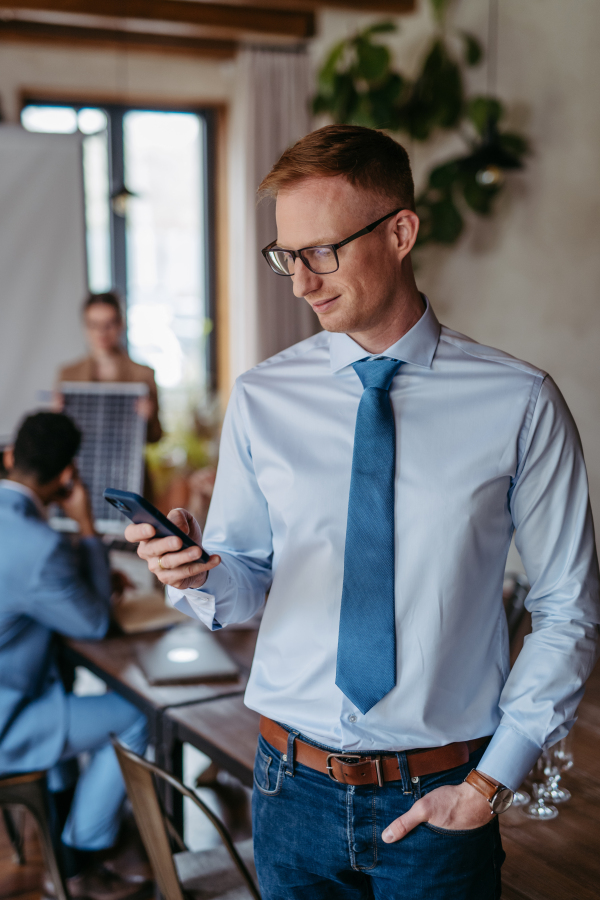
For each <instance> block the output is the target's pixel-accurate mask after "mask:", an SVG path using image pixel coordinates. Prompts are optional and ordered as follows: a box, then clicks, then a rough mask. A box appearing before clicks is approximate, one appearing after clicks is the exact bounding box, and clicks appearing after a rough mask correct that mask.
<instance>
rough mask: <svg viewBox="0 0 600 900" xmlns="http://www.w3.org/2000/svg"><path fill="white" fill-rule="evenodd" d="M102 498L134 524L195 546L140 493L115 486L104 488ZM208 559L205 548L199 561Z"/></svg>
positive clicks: (188, 545) (193, 542)
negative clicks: (146, 526) (150, 526)
mask: <svg viewBox="0 0 600 900" xmlns="http://www.w3.org/2000/svg"><path fill="white" fill-rule="evenodd" d="M103 496H104V499H105V500H107V501H108V502H109V503H110V504H111V506H114V507H115V509H118V510H119V512H120V513H122V514H123V515H124V516H127V518H128V519H130V521H132V522H133V523H134V524H135V525H152V526H153V528H155V529H156V536H157V537H171V536H172V535H174V536H175V537H178V538H180V539H181V542H182V544H183V546H184V547H197V546H198V544H196V542H195V541H193V540H192V539H191V538H190V537H189V536H188V535H187V534H184V532H183V531H182V530H181V529H180V528H178V527H177V525H174V524H173V523H172V522H171V521H169V519H167V517H166V516H165V515H163V514H162V513H161V511H160V510H159V509H157V508H156V507H155V506H153V505H152V503H150V502H149V501H148V500H146V499H145V498H144V497H142V496H140V494H134V493H133V492H132V491H119V490H117V489H116V488H106V490H105V491H104V495H103ZM209 559H210V557H209V555H208V553H207V552H206V550H203V551H202V556H201V557H200V562H203V563H206V562H208V560H209Z"/></svg>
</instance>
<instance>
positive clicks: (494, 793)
mask: <svg viewBox="0 0 600 900" xmlns="http://www.w3.org/2000/svg"><path fill="white" fill-rule="evenodd" d="M465 781H466V782H467V784H470V785H471V787H474V788H475V790H476V791H479V793H480V794H483V796H484V797H485V799H486V800H487V802H488V803H489V804H490V813H491V814H492V815H500V813H503V812H506V810H507V809H508V808H509V806H511V804H512V802H513V797H514V794H513V792H512V791H511V790H510V788H507V787H504V786H503V785H501V784H496V782H495V781H492V779H491V778H488V777H487V775H483V774H482V773H481V772H478V771H477V769H471V771H470V772H469V774H468V775H467V777H466V778H465Z"/></svg>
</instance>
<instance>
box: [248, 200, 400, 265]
mask: <svg viewBox="0 0 600 900" xmlns="http://www.w3.org/2000/svg"><path fill="white" fill-rule="evenodd" d="M401 209H402V207H400V208H399V209H395V210H394V211H393V212H391V213H388V214H387V216H382V217H381V219H377V221H376V222H371V224H370V225H367V227H366V228H361V230H360V231H357V232H356V234H351V235H350V237H347V238H346V239H345V240H343V241H339V243H337V244H323V245H322V246H320V247H302V249H301V250H282V248H281V247H277V246H276V244H277V242H276V241H272V243H270V244H269V245H268V246H267V247H265V249H264V250H262V251H261V253H262V255H263V256H264V258H265V259H266V261H267V262H268V263H269V265H270V267H271V268H272V269H273V271H274V272H275V274H276V275H293V274H294V268H295V264H296V259H301V260H302V262H303V263H304V265H305V266H306V268H307V269H310V271H311V272H313V273H314V274H315V275H331V274H332V272H337V270H338V269H339V267H340V261H339V259H338V255H337V251H338V250H339V249H340V247H345V245H346V244H349V243H350V241H355V240H356V238H359V237H362V236H363V234H370V233H371V232H372V231H373V230H374V229H375V228H377V226H378V225H381V223H382V222H385V220H386V219H390V218H391V217H392V216H395V215H396V213H399V212H400V210H401Z"/></svg>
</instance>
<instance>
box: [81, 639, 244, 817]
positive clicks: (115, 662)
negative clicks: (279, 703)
mask: <svg viewBox="0 0 600 900" xmlns="http://www.w3.org/2000/svg"><path fill="white" fill-rule="evenodd" d="M199 627H204V626H199ZM213 634H214V636H215V639H216V640H217V641H218V642H219V643H220V644H221V645H222V646H223V648H224V649H225V650H227V652H228V653H229V654H230V655H231V657H232V658H233V659H234V660H235V662H236V663H237V665H238V666H239V668H240V676H239V678H237V679H236V680H234V681H231V680H229V681H221V682H219V681H213V682H210V683H206V684H186V685H164V686H156V685H151V684H149V683H148V681H147V679H146V677H145V675H144V673H143V672H142V669H141V668H140V666H139V665H138V661H137V653H138V651H139V650H140V649H143V648H147V647H152V646H153V644H155V643H156V642H157V641H158V640H159V639H160V638H161V637H162V636H163V635H164V631H156V632H152V633H146V634H143V635H113V636H109V637H106V638H104V639H103V640H101V641H75V640H70V639H67V640H64V641H63V647H64V655H65V657H66V659H67V661H68V662H70V663H71V664H72V665H75V666H84V667H85V668H86V669H89V670H90V671H91V672H93V673H94V675H97V676H98V677H99V678H101V679H102V680H103V681H104V682H106V684H107V685H108V687H110V688H111V689H112V690H114V691H115V692H116V693H118V694H121V695H122V696H123V697H125V698H126V699H127V700H129V701H130V703H132V704H133V705H134V706H137V707H138V709H140V710H142V712H143V713H144V714H145V715H146V717H147V719H148V727H149V733H150V742H151V743H152V744H153V745H154V748H155V758H156V763H157V765H159V766H161V767H162V768H164V769H166V770H167V771H168V772H171V773H172V774H173V775H175V776H176V777H177V778H181V777H182V775H183V771H182V768H183V767H182V754H181V752H180V746H178V744H177V742H174V741H173V739H172V736H171V730H170V728H167V729H166V730H165V715H164V714H165V711H166V710H167V709H170V708H179V707H184V706H186V705H187V704H197V705H203V704H204V703H206V702H207V701H215V700H216V699H218V698H223V697H228V696H232V695H233V696H235V695H241V694H242V693H243V691H244V689H245V687H246V684H247V681H248V675H249V673H250V666H251V665H252V657H253V655H254V647H255V645H256V637H257V632H256V631H250V630H234V629H222V630H220V631H216V632H213ZM164 802H165V806H166V808H167V812H169V813H171V814H172V815H173V818H174V820H175V822H176V824H177V825H181V816H182V806H181V803H180V801H179V799H178V795H175V794H174V793H172V792H171V790H168V791H166V793H165V797H164Z"/></svg>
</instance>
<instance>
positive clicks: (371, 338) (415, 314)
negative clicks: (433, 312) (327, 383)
mask: <svg viewBox="0 0 600 900" xmlns="http://www.w3.org/2000/svg"><path fill="white" fill-rule="evenodd" d="M413 284H414V283H413ZM425 309H426V306H425V303H424V301H423V298H422V296H421V294H420V293H419V290H418V288H417V286H416V284H414V289H412V288H411V290H410V291H409V292H408V293H407V294H406V295H405V296H404V297H402V298H401V300H400V302H398V303H396V304H394V307H393V308H392V309H391V310H390V315H389V316H387V317H385V318H384V319H382V321H380V322H378V323H377V324H376V325H374V326H373V327H372V328H369V329H367V330H365V331H360V332H348V336H349V337H351V338H352V340H353V341H355V342H356V343H357V344H359V346H361V347H362V348H363V349H364V350H366V351H367V352H368V353H383V352H384V350H387V349H388V347H391V346H392V345H393V344H395V343H396V341H399V340H400V338H401V337H404V335H405V334H406V333H407V332H408V331H410V329H411V328H413V327H414V326H415V325H416V324H417V322H418V321H419V319H420V318H421V316H422V315H423V313H424V312H425Z"/></svg>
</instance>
